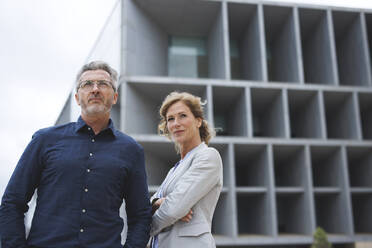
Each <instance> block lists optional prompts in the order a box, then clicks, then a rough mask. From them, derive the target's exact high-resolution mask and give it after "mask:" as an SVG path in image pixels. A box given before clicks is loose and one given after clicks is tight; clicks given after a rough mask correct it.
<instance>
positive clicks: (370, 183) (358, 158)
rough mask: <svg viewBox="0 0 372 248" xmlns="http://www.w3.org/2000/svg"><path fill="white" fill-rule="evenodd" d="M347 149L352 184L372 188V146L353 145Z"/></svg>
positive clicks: (352, 185)
mask: <svg viewBox="0 0 372 248" xmlns="http://www.w3.org/2000/svg"><path fill="white" fill-rule="evenodd" d="M346 151H347V163H348V171H349V173H348V174H349V181H350V186H351V187H371V188H372V148H371V147H354V146H352V147H347V150H346Z"/></svg>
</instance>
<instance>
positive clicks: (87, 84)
mask: <svg viewBox="0 0 372 248" xmlns="http://www.w3.org/2000/svg"><path fill="white" fill-rule="evenodd" d="M94 85H97V88H98V89H101V90H107V89H108V88H110V87H111V88H113V89H114V91H115V88H114V86H113V85H112V84H111V82H110V81H106V80H86V81H83V82H81V83H80V86H79V88H81V89H83V90H92V89H93V88H94Z"/></svg>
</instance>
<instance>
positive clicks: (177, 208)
mask: <svg viewBox="0 0 372 248" xmlns="http://www.w3.org/2000/svg"><path fill="white" fill-rule="evenodd" d="M221 174H222V160H221V157H220V155H219V153H218V152H217V151H216V150H215V149H208V150H207V151H203V152H202V153H197V154H196V155H195V158H194V160H193V162H192V164H191V166H190V168H189V169H188V170H187V172H186V173H185V174H184V175H183V176H182V177H181V178H180V179H179V181H178V182H177V184H176V186H175V189H174V190H173V191H172V192H171V193H169V194H168V195H167V196H166V197H165V200H164V202H163V203H162V204H161V205H160V207H159V209H158V210H157V211H156V212H155V214H154V215H153V216H152V227H151V232H150V235H151V236H154V235H156V234H158V233H159V232H160V231H161V230H162V229H164V228H166V227H167V226H170V225H173V224H174V223H175V222H176V221H178V220H179V219H181V218H182V217H184V216H185V215H186V214H187V213H188V212H189V211H190V209H191V208H192V207H193V206H194V205H195V204H196V203H197V202H198V201H199V200H200V199H201V198H203V197H204V196H205V195H206V194H207V193H208V192H209V191H210V190H211V189H212V188H213V187H214V186H215V185H216V184H217V183H218V182H219V180H220V179H221ZM180 203H182V204H180Z"/></svg>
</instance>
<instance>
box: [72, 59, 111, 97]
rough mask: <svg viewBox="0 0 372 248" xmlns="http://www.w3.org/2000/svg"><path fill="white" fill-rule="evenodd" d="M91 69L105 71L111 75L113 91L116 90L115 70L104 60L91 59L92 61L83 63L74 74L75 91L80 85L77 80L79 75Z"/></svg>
mask: <svg viewBox="0 0 372 248" xmlns="http://www.w3.org/2000/svg"><path fill="white" fill-rule="evenodd" d="M93 70H104V71H106V72H107V73H108V74H109V75H110V77H111V81H112V87H113V88H114V90H115V92H116V91H117V89H118V87H117V81H118V73H117V72H116V70H115V69H114V68H112V67H111V66H110V65H109V64H108V63H106V62H104V61H92V62H89V63H88V64H85V65H84V66H83V67H82V68H81V69H80V71H79V72H78V74H77V75H76V92H77V91H78V90H79V87H80V82H79V80H80V77H81V75H82V74H83V73H84V72H86V71H93Z"/></svg>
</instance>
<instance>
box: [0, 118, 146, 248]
mask: <svg viewBox="0 0 372 248" xmlns="http://www.w3.org/2000/svg"><path fill="white" fill-rule="evenodd" d="M35 189H37V195H38V197H37V203H36V210H35V214H34V218H33V221H32V226H31V230H30V234H29V236H28V238H27V240H26V238H25V230H24V229H25V227H24V213H25V212H26V211H27V210H28V205H27V203H28V202H29V201H30V199H31V197H32V195H33V194H34V191H35ZM148 196H149V195H148V187H147V183H146V172H145V165H144V154H143V149H142V147H141V146H140V145H139V144H138V143H136V142H135V141H134V140H133V139H132V138H130V137H129V136H127V135H125V134H123V133H121V132H120V131H118V130H116V129H115V128H114V127H113V124H112V121H111V120H110V122H109V126H108V127H107V128H106V129H105V130H102V131H101V132H100V133H99V134H97V135H95V134H94V132H93V130H92V129H91V128H90V127H89V126H87V125H86V123H85V122H84V121H83V120H82V119H81V117H80V118H79V120H78V121H77V122H76V123H75V122H73V123H69V124H66V125H61V126H55V127H50V128H46V129H42V130H39V131H38V132H36V133H35V134H34V136H33V138H32V140H31V142H30V143H29V145H28V146H27V148H26V150H25V151H24V153H23V155H22V157H21V159H20V160H19V162H18V164H17V167H16V169H15V170H14V172H13V175H12V177H11V179H10V181H9V183H8V186H7V188H6V190H5V193H4V196H3V199H2V204H1V207H0V231H1V245H2V248H26V247H27V248H31V247H32V248H34V247H35V248H39V247H40V248H41V247H43V248H44V247H45V248H46V247H48V248H51V247H53V248H72V247H74V248H77V247H78V248H85V247H89V248H120V247H123V246H122V245H121V235H120V234H121V232H122V229H123V220H122V219H121V218H120V216H119V209H120V206H121V204H122V202H123V199H125V203H126V213H127V219H128V223H127V224H128V233H127V241H126V243H125V245H124V247H126V248H141V247H145V246H146V244H147V241H148V239H149V231H150V223H151V206H150V201H149V198H148Z"/></svg>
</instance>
